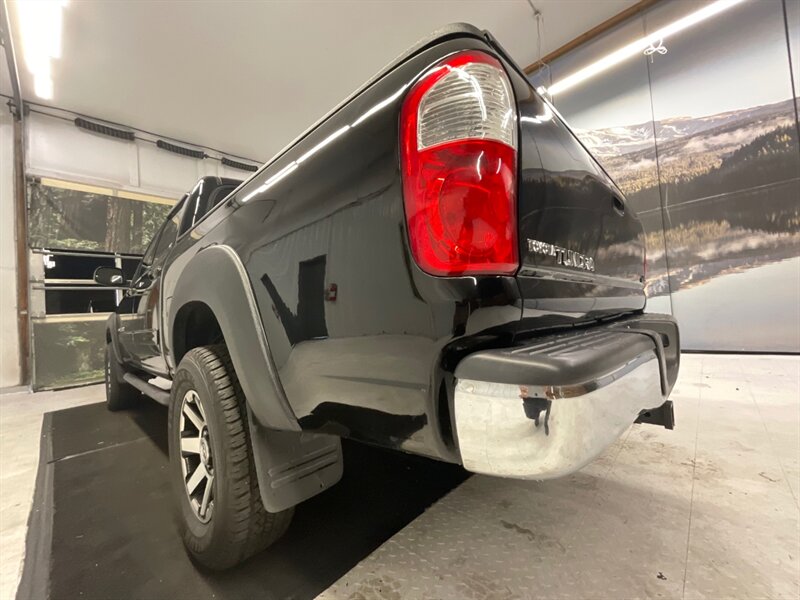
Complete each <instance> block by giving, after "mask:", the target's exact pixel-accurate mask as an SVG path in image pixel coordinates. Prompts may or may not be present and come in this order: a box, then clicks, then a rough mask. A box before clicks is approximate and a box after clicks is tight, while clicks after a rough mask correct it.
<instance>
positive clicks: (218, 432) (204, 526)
mask: <svg viewBox="0 0 800 600" xmlns="http://www.w3.org/2000/svg"><path fill="white" fill-rule="evenodd" d="M189 390H194V391H195V392H197V396H198V400H197V401H198V402H200V404H201V405H202V407H203V412H204V413H205V417H206V426H207V427H208V432H209V438H210V442H211V451H212V453H213V457H214V481H213V484H212V485H213V486H214V487H213V491H214V511H213V513H212V514H211V519H210V520H209V521H208V522H207V523H203V522H202V521H200V519H199V518H198V517H197V516H196V515H195V513H194V510H193V509H192V506H191V504H190V503H189V498H188V496H187V494H186V487H185V483H184V479H183V471H182V468H181V456H180V413H181V406H182V403H183V397H184V395H185V394H186V392H188V391H189ZM222 418H223V415H222V411H221V410H220V404H219V396H218V393H217V388H216V386H215V385H214V383H213V381H212V380H211V378H210V377H209V375H208V374H207V373H206V371H205V369H204V368H203V367H202V366H201V363H200V362H199V361H198V360H197V357H196V356H195V355H194V353H193V352H189V353H188V354H187V355H186V356H185V357H184V359H183V360H182V361H181V363H180V365H179V366H178V369H177V370H176V372H175V378H174V380H173V383H172V392H171V399H170V407H169V463H170V479H172V484H173V491H174V494H175V497H176V498H177V499H178V507H179V508H178V511H179V515H178V517H179V523H178V525H179V528H180V530H181V535H182V536H183V538H184V541H185V543H186V544H187V546H189V547H190V548H191V550H192V551H193V552H194V553H196V554H205V553H207V552H209V551H212V552H213V551H214V545H216V544H215V541H216V542H219V540H220V539H222V538H225V537H226V532H227V531H229V530H230V526H229V524H228V523H226V522H225V521H226V518H227V515H228V513H229V512H230V511H229V510H228V504H229V497H228V492H229V489H228V487H229V486H228V485H227V481H228V464H227V462H226V458H227V452H226V450H227V448H226V445H227V442H228V440H226V439H225V434H226V428H225V425H224V423H223V422H222V421H221V419H222Z"/></svg>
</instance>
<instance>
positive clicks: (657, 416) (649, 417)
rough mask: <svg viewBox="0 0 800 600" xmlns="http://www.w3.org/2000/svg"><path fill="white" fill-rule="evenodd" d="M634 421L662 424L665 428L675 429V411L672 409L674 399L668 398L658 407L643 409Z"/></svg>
mask: <svg viewBox="0 0 800 600" xmlns="http://www.w3.org/2000/svg"><path fill="white" fill-rule="evenodd" d="M634 422H635V423H650V424H651V425H662V426H663V427H664V429H675V412H674V411H673V409H672V400H667V401H666V402H664V404H662V405H661V406H659V407H658V408H651V409H648V410H643V411H642V412H640V413H639V416H638V417H637V418H636V421H634Z"/></svg>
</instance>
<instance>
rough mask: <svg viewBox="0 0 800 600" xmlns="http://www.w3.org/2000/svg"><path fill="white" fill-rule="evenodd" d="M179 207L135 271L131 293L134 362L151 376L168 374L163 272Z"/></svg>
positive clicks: (129, 325) (129, 328)
mask: <svg viewBox="0 0 800 600" xmlns="http://www.w3.org/2000/svg"><path fill="white" fill-rule="evenodd" d="M180 214H181V212H180V205H177V206H176V207H175V209H173V210H172V211H171V212H170V214H169V216H168V217H167V221H166V222H165V223H164V225H162V227H161V230H160V231H159V233H158V234H157V235H156V238H155V239H154V241H153V243H152V244H151V247H150V248H148V250H147V252H146V253H145V256H144V258H143V259H142V262H141V264H140V265H139V268H138V269H137V270H136V274H135V275H134V278H133V280H132V281H131V287H130V289H129V291H128V296H129V302H130V308H131V315H130V317H129V318H128V319H126V320H127V323H126V325H125V329H126V333H127V336H126V338H127V339H129V340H130V343H129V346H128V347H129V349H130V353H131V355H132V359H133V362H135V363H137V364H138V365H139V366H141V367H142V368H143V369H144V370H146V371H147V372H149V373H154V374H159V375H166V374H167V373H168V369H167V364H166V362H165V361H164V358H163V357H162V355H161V340H160V339H159V334H160V329H161V322H160V319H161V271H162V269H163V267H164V263H165V262H166V260H167V257H169V253H170V251H171V250H172V248H173V246H174V245H175V238H176V236H177V233H178V223H179V221H180Z"/></svg>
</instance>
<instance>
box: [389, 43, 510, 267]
mask: <svg viewBox="0 0 800 600" xmlns="http://www.w3.org/2000/svg"><path fill="white" fill-rule="evenodd" d="M514 106H515V104H514V97H513V92H512V90H511V83H510V82H509V80H508V76H507V75H506V73H505V71H504V70H503V68H502V66H501V65H500V63H499V62H498V61H497V59H495V58H493V57H492V56H489V55H488V54H485V53H483V52H478V51H467V52H461V53H459V54H455V55H453V56H451V57H450V58H448V59H446V60H444V61H442V62H441V63H439V64H438V65H436V66H435V67H433V68H432V69H431V70H430V71H428V72H427V73H426V74H425V75H424V76H423V78H422V79H421V80H420V81H419V82H418V83H417V84H416V85H415V86H414V87H413V88H412V89H411V91H410V92H409V93H408V96H407V97H406V99H405V102H404V104H403V109H402V112H401V132H400V133H401V141H400V144H401V168H402V175H403V197H404V202H405V210H406V219H407V222H408V234H409V243H410V246H411V253H412V255H413V256H414V260H415V261H416V263H417V264H418V265H419V267H420V268H421V269H422V270H423V271H425V272H426V273H429V274H431V275H444V276H446V275H470V274H511V273H514V272H515V271H516V270H517V268H518V266H519V256H518V248H517V222H516V189H517V119H516V110H515V108H514Z"/></svg>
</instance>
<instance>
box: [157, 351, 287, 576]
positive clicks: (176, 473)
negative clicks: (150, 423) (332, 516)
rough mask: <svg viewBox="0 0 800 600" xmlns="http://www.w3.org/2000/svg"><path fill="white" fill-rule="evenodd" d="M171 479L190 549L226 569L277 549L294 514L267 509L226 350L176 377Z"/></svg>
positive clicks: (200, 358) (191, 360)
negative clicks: (272, 547)
mask: <svg viewBox="0 0 800 600" xmlns="http://www.w3.org/2000/svg"><path fill="white" fill-rule="evenodd" d="M169 455H170V473H171V477H172V480H173V484H174V485H173V487H174V491H175V494H176V497H177V500H178V505H179V512H180V527H181V534H182V537H183V541H184V544H185V545H186V548H187V549H188V551H189V553H190V554H191V556H192V557H193V558H194V559H195V560H196V561H197V562H198V563H200V564H201V565H203V566H205V567H208V568H211V569H226V568H228V567H232V566H234V565H235V564H237V563H239V562H241V561H243V560H245V559H246V558H248V557H249V556H251V555H252V554H254V553H256V552H259V551H260V550H262V549H264V548H266V547H267V546H269V545H270V544H272V543H273V542H275V541H276V540H277V539H278V538H279V537H280V536H281V535H283V533H284V532H285V531H286V529H287V528H288V526H289V522H290V521H291V518H292V514H293V512H294V511H293V509H289V510H285V511H282V512H280V513H268V512H267V511H266V510H265V509H264V506H263V504H262V503H261V495H260V493H259V489H258V478H257V476H256V472H255V465H254V463H253V452H252V448H251V445H250V434H249V430H248V426H247V412H246V407H245V403H244V395H243V394H242V390H241V387H240V386H239V381H238V379H237V378H236V373H235V372H234V370H233V366H232V364H231V361H230V357H229V355H228V352H227V348H225V346H224V345H216V346H203V347H200V348H194V349H192V350H190V351H189V352H188V353H187V354H186V356H184V358H183V360H181V363H180V365H178V369H177V371H176V372H175V378H174V380H173V383H172V400H171V402H170V409H169Z"/></svg>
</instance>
